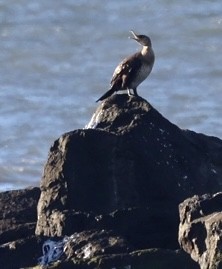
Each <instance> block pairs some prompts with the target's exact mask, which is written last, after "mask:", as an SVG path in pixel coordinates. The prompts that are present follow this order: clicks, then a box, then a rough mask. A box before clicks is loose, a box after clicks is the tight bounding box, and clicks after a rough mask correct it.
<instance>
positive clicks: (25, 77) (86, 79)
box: [0, 0, 222, 191]
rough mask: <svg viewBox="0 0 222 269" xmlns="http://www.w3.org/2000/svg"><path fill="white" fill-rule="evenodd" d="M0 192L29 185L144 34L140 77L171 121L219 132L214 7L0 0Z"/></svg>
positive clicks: (191, 0) (221, 39)
mask: <svg viewBox="0 0 222 269" xmlns="http://www.w3.org/2000/svg"><path fill="white" fill-rule="evenodd" d="M0 6H1V9H0V23H1V24H0V37H1V40H0V62H1V64H0V191H3V190H8V189H17V188H22V187H26V186H30V185H34V186H38V185H39V181H40V178H41V175H42V171H43V166H44V163H45V162H46V160H47V154H48V150H49V147H50V145H51V144H52V143H53V141H54V140H55V139H57V138H58V137H59V136H60V135H62V134H63V133H65V132H68V131H71V130H74V129H77V128H82V127H84V126H85V125H86V124H87V123H88V121H89V120H90V118H91V116H92V113H93V111H94V110H95V109H96V107H97V104H96V103H95V100H96V99H97V98H98V97H99V96H100V95H102V94H103V93H104V91H105V90H107V89H108V85H109V81H110V78H111V75H112V73H113V70H114V68H115V66H116V64H118V62H119V61H120V60H121V59H122V58H123V57H125V56H127V55H130V54H132V53H134V52H135V51H136V50H138V49H139V46H138V45H137V44H136V42H134V41H132V40H129V39H128V36H129V30H130V29H133V30H134V31H135V32H137V33H143V34H147V35H149V36H150V37H151V39H152V42H153V47H154V50H155V54H156V62H155V65H154V69H153V72H152V74H151V75H150V77H149V78H148V79H147V80H146V81H145V82H144V83H143V84H141V85H140V87H139V94H140V95H141V96H143V97H144V98H146V99H147V100H148V101H149V102H150V103H151V104H152V105H153V106H154V107H155V108H156V109H158V110H159V111H160V113H162V114H163V115H164V116H165V117H166V118H168V119H169V120H170V121H171V122H173V123H175V124H177V125H178V126H179V127H181V128H185V129H191V130H194V131H196V132H202V133H205V134H208V135H213V136H217V137H220V138H222V125H221V120H220V119H221V116H222V108H221V103H222V64H221V63H222V53H221V46H222V5H221V1H220V0H214V1H213V0H212V1H210V0H209V1H207V0H205V1H195V0H187V1H176V0H157V1H147V0H146V1H145V0H142V1H132V0H129V1H120V0H118V1H116V0H114V1H100V0H92V1H86V0H82V1H77V0H76V1H72V0H63V1H54V0H39V1H28V0H17V1H13V0H8V1H0Z"/></svg>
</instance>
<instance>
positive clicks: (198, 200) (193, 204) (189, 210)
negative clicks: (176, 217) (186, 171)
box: [179, 192, 222, 269]
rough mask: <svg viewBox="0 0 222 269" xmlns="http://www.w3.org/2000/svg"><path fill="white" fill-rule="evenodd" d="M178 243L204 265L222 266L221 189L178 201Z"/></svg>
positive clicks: (214, 268)
mask: <svg viewBox="0 0 222 269" xmlns="http://www.w3.org/2000/svg"><path fill="white" fill-rule="evenodd" d="M179 211H180V226H179V243H180V245H181V247H182V248H183V249H184V250H185V251H186V252H187V253H189V254H190V255H191V257H192V258H193V259H194V260H195V261H196V262H198V263H199V265H200V268H201V269H219V268H222V192H219V193H217V194H214V195H211V194H205V195H202V196H198V195H195V196H193V197H192V198H188V199H186V200H185V201H184V202H183V203H181V204H180V205H179Z"/></svg>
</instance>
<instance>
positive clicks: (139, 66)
mask: <svg viewBox="0 0 222 269" xmlns="http://www.w3.org/2000/svg"><path fill="white" fill-rule="evenodd" d="M131 33H132V35H133V36H132V37H131V38H132V39H134V40H136V41H137V42H138V43H140V44H141V45H142V46H143V47H142V49H141V51H140V52H137V53H135V54H133V55H132V56H129V57H127V58H125V59H124V60H123V61H122V62H121V63H120V64H119V65H118V66H117V67H116V69H115V71H114V73H113V76H112V79H111V82H110V89H109V90H108V91H107V92H106V93H105V94H104V95H102V96H101V97H100V98H99V99H98V100H97V101H96V102H98V101H102V100H104V99H106V98H107V97H109V96H111V95H112V94H113V93H115V92H117V91H121V90H128V94H129V95H131V92H130V90H133V95H136V96H137V95H138V94H137V86H138V85H139V84H140V83H141V82H143V81H144V80H145V79H146V78H147V77H148V75H149V74H150V72H151V70H152V68H153V64H154V60H155V56H154V52H153V49H152V44H151V40H150V38H149V37H148V36H145V35H137V34H135V33H134V32H133V31H131Z"/></svg>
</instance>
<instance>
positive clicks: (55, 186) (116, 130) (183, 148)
mask: <svg viewBox="0 0 222 269" xmlns="http://www.w3.org/2000/svg"><path fill="white" fill-rule="evenodd" d="M221 149H222V142H221V140H219V139H218V138H214V137H207V136H205V135H202V134H196V133H194V132H190V131H184V130H181V129H180V128H178V127H177V126H176V125H174V124H172V123H170V122H169V121H168V120H167V119H165V118H164V117H163V116H162V115H161V114H160V113H159V112H158V111H156V110H155V109H154V108H153V107H152V106H151V105H150V104H149V103H148V102H146V101H145V100H144V99H142V98H139V97H138V98H135V97H128V96H127V95H114V96H112V97H111V98H109V99H108V100H107V101H105V102H103V103H102V104H101V105H100V106H99V107H98V109H97V111H96V112H95V114H94V116H93V118H92V120H91V121H90V123H89V124H88V126H87V128H86V129H84V130H76V131H73V132H70V133H66V134H64V135H63V136H62V137H60V138H59V139H58V140H56V141H55V142H54V144H53V146H52V147H51V149H50V153H49V158H48V161H47V163H46V166H45V170H44V176H43V178H42V181H41V198H40V200H39V204H38V222H37V227H36V234H38V235H45V236H55V235H58V236H62V235H65V234H67V233H68V234H71V233H73V232H75V227H74V226H72V225H69V224H68V223H67V219H69V217H68V218H67V214H68V215H69V216H70V215H72V214H73V213H72V211H73V210H75V211H81V212H93V213H94V214H95V215H100V214H107V213H110V212H113V211H115V210H122V209H126V208H143V209H144V208H149V210H151V211H154V210H153V209H155V212H158V213H159V214H158V213H156V214H158V215H159V216H158V217H156V220H157V221H156V222H158V221H160V220H162V219H164V220H165V223H166V226H165V227H167V230H166V229H165V228H164V227H163V226H162V227H161V229H163V230H162V232H161V229H160V227H159V225H154V227H153V229H154V230H153V233H155V234H165V235H166V236H164V238H165V240H164V241H165V242H162V244H161V247H170V248H176V247H177V227H178V225H179V217H178V204H179V203H180V202H182V201H183V200H184V199H186V198H187V197H190V196H192V195H194V194H203V193H206V192H216V191H218V190H219V189H220V188H221V186H220V184H221V182H220V180H221V174H222V170H221V157H222V152H221V151H220V150H221ZM216 153H217V154H216ZM64 210H68V211H66V212H64ZM149 210H148V211H147V212H149ZM161 215H162V216H163V217H162V218H161ZM141 217H142V219H138V222H141V223H142V222H150V221H147V217H146V214H143V215H141ZM143 218H145V220H143ZM66 223H67V224H66ZM135 226H137V225H136V224H135ZM56 227H60V228H59V229H57V228H56ZM135 229H136V228H135ZM147 229H149V228H147ZM144 232H146V231H144V230H143V233H142V234H143V235H144ZM167 236H168V238H167ZM141 237H143V236H141ZM153 244H155V240H154V242H153Z"/></svg>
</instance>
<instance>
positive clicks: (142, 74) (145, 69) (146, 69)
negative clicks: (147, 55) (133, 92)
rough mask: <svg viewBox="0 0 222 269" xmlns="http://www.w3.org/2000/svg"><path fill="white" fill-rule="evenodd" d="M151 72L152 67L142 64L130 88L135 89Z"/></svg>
mask: <svg viewBox="0 0 222 269" xmlns="http://www.w3.org/2000/svg"><path fill="white" fill-rule="evenodd" d="M151 70H152V66H150V65H149V64H143V65H142V66H141V67H140V68H139V69H138V70H137V72H136V74H135V77H134V79H133V80H132V83H131V85H130V86H131V88H133V89H134V88H136V87H137V86H138V85H139V84H140V83H141V82H143V81H144V80H145V79H146V78H147V77H148V75H149V74H150V72H151Z"/></svg>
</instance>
